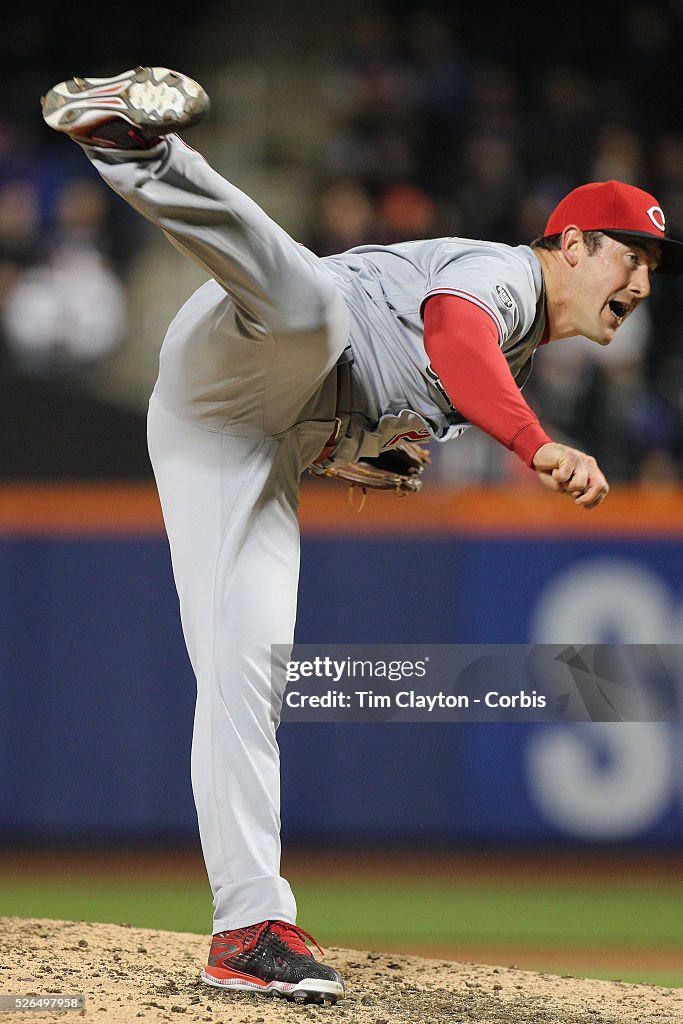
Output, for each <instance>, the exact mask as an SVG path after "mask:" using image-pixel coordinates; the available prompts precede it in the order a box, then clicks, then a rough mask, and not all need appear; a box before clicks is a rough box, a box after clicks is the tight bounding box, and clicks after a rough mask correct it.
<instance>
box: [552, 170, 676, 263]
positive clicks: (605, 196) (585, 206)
mask: <svg viewBox="0 0 683 1024" xmlns="http://www.w3.org/2000/svg"><path fill="white" fill-rule="evenodd" d="M568 224H575V225H576V227H577V228H580V229H581V230H582V231H604V232H606V233H608V234H610V235H616V236H617V237H619V236H620V235H623V236H625V237H628V238H645V239H648V240H650V241H655V242H659V244H660V245H661V247H662V258H661V261H660V263H659V266H658V267H657V270H658V271H660V272H661V273H663V274H682V273H683V242H676V241H674V239H673V238H667V237H666V236H665V230H666V218H665V216H664V211H663V210H662V208H661V206H660V205H659V203H658V202H657V200H656V199H655V197H654V196H651V195H650V193H649V192H644V191H643V190H642V189H641V188H636V187H635V185H626V184H625V183H624V182H622V181H593V182H590V184H588V185H581V186H580V187H579V188H575V189H574V191H573V192H570V193H569V195H566V196H565V197H564V199H562V200H561V201H560V202H559V203H558V204H557V206H556V207H555V209H554V210H553V212H552V213H551V214H550V218H549V220H548V223H547V224H546V226H545V231H544V232H543V234H544V235H559V234H560V233H561V232H562V231H563V230H564V229H565V228H566V227H567V225H568Z"/></svg>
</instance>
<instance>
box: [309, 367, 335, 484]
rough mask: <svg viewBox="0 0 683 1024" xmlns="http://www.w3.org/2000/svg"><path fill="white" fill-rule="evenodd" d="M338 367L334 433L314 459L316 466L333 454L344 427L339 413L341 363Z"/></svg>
mask: <svg viewBox="0 0 683 1024" xmlns="http://www.w3.org/2000/svg"><path fill="white" fill-rule="evenodd" d="M336 369H337V400H336V403H335V410H334V429H333V431H332V433H331V434H330V436H329V437H328V439H327V441H325V446H324V448H323V450H322V451H321V452H320V455H318V456H316V458H315V459H313V465H314V466H320V465H322V463H323V462H324V461H325V459H329V457H330V455H331V454H332V452H333V451H334V449H335V448H336V447H337V444H338V442H339V435H340V433H341V428H342V419H341V416H340V415H339V398H340V396H341V369H340V366H339V364H337V368H336Z"/></svg>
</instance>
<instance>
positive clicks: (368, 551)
mask: <svg viewBox="0 0 683 1024" xmlns="http://www.w3.org/2000/svg"><path fill="white" fill-rule="evenodd" d="M301 521H302V532H303V543H302V576H301V588H300V615H299V626H298V633H297V639H298V640H299V641H300V642H301V643H316V644H318V643H325V642H336V643H345V642H354V643H357V642H364V643H399V642H400V643H470V644H475V643H527V642H548V643H599V642H624V643H669V644H671V643H679V642H680V640H681V626H682V625H683V615H682V614H681V602H682V597H683V595H682V584H683V494H682V493H680V492H678V491H664V492H661V493H660V492H643V493H638V492H634V491H631V490H619V489H617V491H616V492H614V493H613V494H612V495H610V498H609V500H608V502H607V503H605V505H604V506H603V507H602V508H601V509H599V510H596V511H595V512H593V513H586V512H584V511H583V510H578V509H575V508H574V507H573V506H572V504H571V503H570V502H569V501H567V500H566V499H560V498H557V497H555V496H553V495H549V494H546V493H545V492H542V493H539V492H538V490H537V489H534V490H529V491H527V490H525V489H524V488H521V489H520V491H519V492H517V493H510V492H501V493H494V492H491V491H470V490H466V491H465V490H462V491H435V490H432V491H430V492H426V493H425V494H424V495H421V496H420V497H419V498H405V499H398V498H394V497H393V496H390V495H372V496H371V497H370V500H369V503H368V507H367V508H366V510H365V511H364V512H363V514H362V515H360V516H358V515H356V514H355V513H353V512H351V511H350V510H349V509H348V508H347V506H346V497H345V494H344V491H343V489H341V488H339V487H337V486H334V485H332V486H330V487H324V488H323V489H320V488H318V487H313V488H311V489H309V490H308V491H307V492H306V493H305V494H304V498H303V501H302V508H301ZM0 566H1V567H2V573H1V575H0V680H1V690H0V836H3V837H6V838H17V837H21V838H26V839H37V840H46V839H59V840H63V839H69V840H71V839H81V838H85V839H118V838H124V837H129V838H134V837H139V838H147V837H155V838H158V837H169V838H185V837H193V836H195V835H196V823H195V818H194V811H193V806H192V798H191V791H190V785H189V742H190V733H191V727H192V709H193V690H194V682H193V678H192V675H191V671H190V668H189V663H188V660H187V656H186V654H185V650H184V647H183V642H182V636H181V632H180V626H179V623H178V616H177V607H176V597H175V591H174V588H173V583H172V579H171V573H170V564H169V557H168V548H167V544H166V541H165V538H164V535H163V530H162V526H161V520H160V514H159V508H158V503H157V500H156V497H155V494H154V491H153V490H152V489H151V488H150V487H148V486H147V485H140V486H137V485H136V486H125V485H118V486H113V485H112V486H108V485H102V486H82V485H74V486H73V487H68V488H58V489H55V488H43V487H32V486H29V485H26V486H12V487H6V488H4V489H0ZM681 739H683V726H681V725H679V724H675V723H666V722H664V723H662V722H659V723H640V724H625V723H622V724H606V725H591V726H580V725H574V726H571V725H557V726H554V725H543V726H538V725H537V726H532V725H522V724H515V725H501V724H483V725H474V724H469V725H454V724H451V725H446V724H443V725H423V724H410V725H407V724H398V723H384V724H374V725H372V724H343V725H340V724H332V723H324V724H317V725H314V724H305V725H303V724H286V725H285V726H283V727H282V729H281V730H280V743H281V747H282V751H283V791H282V793H283V796H282V799H283V819H284V829H285V833H286V835H287V837H288V838H290V839H292V840H296V839H316V840H317V841H325V840H335V841H339V840H346V839H348V840H364V839H371V840H383V839H387V840H392V841H393V840H401V841H406V842H415V841H417V842H420V841H430V840H435V839H438V840H445V841H467V842H470V841H474V842H476V841H485V842H501V841H506V842H510V841H514V842H520V843H544V842H555V841H567V840H568V841H570V842H586V841H588V842H600V843H609V844H614V843H651V842H658V843H666V844H682V845H683V768H682V765H681V760H680V749H681Z"/></svg>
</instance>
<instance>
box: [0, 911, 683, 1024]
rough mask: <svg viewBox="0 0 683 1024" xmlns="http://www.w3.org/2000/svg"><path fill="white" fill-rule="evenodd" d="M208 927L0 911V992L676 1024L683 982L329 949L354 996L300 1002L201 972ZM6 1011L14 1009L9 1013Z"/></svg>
mask: <svg viewBox="0 0 683 1024" xmlns="http://www.w3.org/2000/svg"><path fill="white" fill-rule="evenodd" d="M208 941H209V939H208V936H204V935H190V934H185V933H182V932H161V931H152V930H151V929H148V928H131V927H128V926H126V925H114V924H88V923H84V922H74V921H47V920H35V921H34V920H24V919H22V918H15V917H9V918H0V994H2V995H3V996H7V995H12V996H27V995H29V994H33V995H43V996H47V995H49V996H54V997H56V996H59V995H61V996H67V995H78V994H82V995H84V996H85V1009H84V1010H69V1011H47V1012H45V1011H35V1010H30V1011H27V1012H26V1013H22V1014H20V1015H19V1017H18V1018H12V1019H13V1020H14V1019H18V1020H26V1021H31V1024H34V1022H36V1024H40V1022H42V1021H54V1020H57V1019H60V1020H64V1019H66V1020H67V1021H68V1020H70V1019H73V1020H74V1021H76V1020H86V1021H92V1022H95V1021H97V1022H98V1024H136V1022H137V1021H138V1020H140V1021H143V1022H144V1024H155V1022H157V1021H175V1022H178V1024H180V1022H181V1021H182V1022H184V1024H190V1022H192V1024H194V1022H198V1021H202V1022H211V1024H283V1022H284V1024H287V1022H290V1021H321V1022H322V1021H329V1022H333V1021H346V1020H349V1021H353V1024H408V1022H410V1024H415V1022H417V1024H443V1022H447V1024H473V1022H474V1024H503V1022H505V1024H508V1022H511V1024H681V1022H683V990H679V989H666V988H656V987H654V986H650V985H627V984H625V983H623V982H607V981H585V980H578V979H576V978H560V977H556V976H555V975H550V974H535V973H533V972H531V971H519V970H514V969H510V968H503V967H487V966H479V965H477V964H467V963H447V962H445V961H442V960H426V959H421V958H419V957H409V956H403V955H400V956H399V955H398V954H397V955H394V956H391V955H388V954H385V953H373V952H368V951H360V950H350V949H335V948H330V949H328V950H327V953H326V958H325V959H326V962H327V963H329V964H331V965H332V966H334V967H336V968H338V969H339V971H340V972H341V973H342V975H343V977H344V979H345V982H346V986H347V998H346V999H344V1000H343V1001H340V1002H339V1003H337V1004H336V1006H333V1007H331V1006H329V1005H326V1006H312V1005H304V1006H300V1005H296V1004H292V1003H288V1002H285V1001H283V1000H279V999H278V1000H273V999H266V998H264V997H263V996H256V995H248V994H228V993H225V992H221V991H219V990H218V989H213V988H209V987H207V986H206V985H203V984H202V983H201V982H200V981H199V980H198V974H199V970H200V969H201V966H202V964H203V962H204V958H205V956H206V953H207V950H208ZM8 1019H9V1018H8Z"/></svg>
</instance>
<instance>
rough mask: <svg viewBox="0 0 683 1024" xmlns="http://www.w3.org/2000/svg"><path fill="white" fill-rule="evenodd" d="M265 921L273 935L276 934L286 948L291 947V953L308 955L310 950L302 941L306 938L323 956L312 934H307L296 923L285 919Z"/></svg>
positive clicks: (323, 954)
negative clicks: (289, 922) (290, 922)
mask: <svg viewBox="0 0 683 1024" xmlns="http://www.w3.org/2000/svg"><path fill="white" fill-rule="evenodd" d="M266 923H267V924H268V926H269V928H270V931H271V932H272V933H273V935H276V936H277V938H278V939H280V940H281V941H282V942H283V943H284V944H285V946H287V949H291V950H292V952H293V953H301V954H302V955H303V956H310V955H311V951H310V950H309V949H308V947H307V946H306V943H305V942H304V939H308V941H309V942H312V943H313V945H314V946H315V948H316V949H317V950H318V952H319V953H320V955H321V956H325V953H324V951H323V949H322V948H321V946H319V945H318V943H317V942H316V940H315V939H314V938H313V936H312V935H309V933H308V932H306V931H304V929H303V928H299V927H298V925H295V924H288V923H287V922H286V921H268V922H266Z"/></svg>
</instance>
